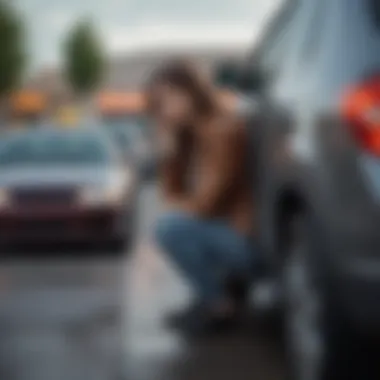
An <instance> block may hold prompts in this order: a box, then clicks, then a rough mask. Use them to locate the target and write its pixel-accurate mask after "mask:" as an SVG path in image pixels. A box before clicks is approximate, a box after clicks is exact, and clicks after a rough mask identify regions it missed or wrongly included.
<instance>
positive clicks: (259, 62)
mask: <svg viewBox="0 0 380 380" xmlns="http://www.w3.org/2000/svg"><path fill="white" fill-rule="evenodd" d="M300 3H301V2H300V1H299V0H289V1H286V2H285V3H284V5H283V6H282V7H281V8H280V10H279V11H278V13H277V15H275V16H274V18H273V19H272V21H270V23H269V25H268V26H267V29H266V31H265V32H264V35H263V38H262V41H261V42H260V43H259V46H258V47H257V48H256V49H255V50H254V52H253V54H252V58H251V66H252V73H253V75H257V71H260V72H261V75H262V76H263V77H264V78H263V80H264V83H265V84H268V82H272V81H273V80H275V79H276V77H277V75H278V74H279V72H280V70H281V67H282V66H283V65H284V61H285V60H286V58H287V54H288V52H289V49H290V45H291V44H292V40H293V30H294V26H295V20H296V17H297V15H298V13H299V9H300Z"/></svg>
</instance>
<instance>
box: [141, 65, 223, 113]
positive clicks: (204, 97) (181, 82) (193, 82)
mask: <svg viewBox="0 0 380 380" xmlns="http://www.w3.org/2000/svg"><path fill="white" fill-rule="evenodd" d="M202 74H203V73H202V72H201V71H200V70H199V68H198V67H197V65H195V64H194V63H192V62H191V61H189V60H186V59H175V60H172V61H170V62H167V63H165V64H164V65H162V66H161V67H158V68H157V69H156V70H155V71H154V72H153V73H152V75H151V76H150V78H149V81H148V85H147V91H146V102H147V112H148V114H154V111H155V100H154V98H153V95H152V93H153V91H152V89H153V88H154V87H155V86H156V85H159V84H168V85H171V86H173V87H175V88H178V89H180V90H182V91H184V92H185V93H187V94H188V95H189V96H190V98H191V100H192V102H193V104H194V106H195V109H196V112H197V113H198V114H199V116H209V115H211V114H212V113H214V111H215V110H216V109H217V107H218V102H217V99H216V96H215V93H214V91H213V86H212V83H211V81H209V80H208V78H207V76H205V75H202Z"/></svg>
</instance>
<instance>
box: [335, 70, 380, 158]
mask: <svg viewBox="0 0 380 380" xmlns="http://www.w3.org/2000/svg"><path fill="white" fill-rule="evenodd" d="M342 111H343V115H344V117H345V119H346V120H347V121H348V124H349V125H350V127H351V129H352V133H353V135H354V137H355V139H356V140H357V142H358V144H359V145H360V146H361V147H362V148H363V149H365V150H367V151H368V152H369V153H371V154H374V155H377V156H380V77H375V78H373V79H370V80H368V81H367V82H364V83H363V84H361V85H359V86H356V87H353V88H351V89H350V90H349V92H348V93H347V94H346V95H345V97H344V99H343V103H342Z"/></svg>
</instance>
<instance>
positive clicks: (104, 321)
mask: <svg viewBox="0 0 380 380" xmlns="http://www.w3.org/2000/svg"><path fill="white" fill-rule="evenodd" d="M139 206H140V213H139V222H138V224H139V228H138V239H137V240H138V241H137V244H136V247H135V248H134V249H133V251H132V252H130V254H129V255H126V256H125V257H123V258H117V259H116V258H114V257H112V256H111V257H110V255H108V254H107V252H104V255H102V257H100V258H99V255H97V258H96V259H95V258H91V255H86V256H85V257H82V256H83V255H81V258H80V259H72V258H70V259H69V258H67V257H66V258H63V257H62V258H59V257H60V254H61V253H60V252H59V250H58V251H57V252H55V251H52V252H51V253H50V252H49V253H48V254H47V255H46V254H44V257H43V258H42V259H41V258H39V259H35V258H33V257H28V252H25V254H24V255H22V257H23V258H22V259H20V258H18V259H17V260H14V261H13V260H7V261H4V262H2V263H1V264H0V378H1V379H7V380H8V379H9V380H11V379H12V380H45V379H46V380H61V379H62V380H77V379H78V380H79V379H80V380H84V379H91V380H108V379H114V380H116V379H122V378H124V379H131V380H203V379H205V380H206V379H207V380H212V379H218V380H224V379H226V380H227V379H228V380H230V379H234V380H246V379H247V380H248V379H255V378H257V379H260V380H281V379H283V378H284V360H283V354H282V350H281V348H280V345H279V342H278V339H277V337H276V335H275V334H271V331H270V330H269V329H268V328H267V326H266V325H265V327H263V324H262V322H261V321H259V320H256V318H254V317H253V316H252V317H247V321H246V323H244V324H243V325H242V326H241V328H239V330H237V331H235V332H233V333H229V334H227V335H223V336H220V337H216V338H213V339H208V340H202V341H197V342H191V343H190V342H187V341H186V340H185V339H184V338H183V337H181V336H180V335H178V334H176V333H174V332H173V331H170V330H168V329H167V328H166V327H165V324H164V317H165V315H166V313H167V312H169V311H172V310H175V309H177V308H181V307H182V306H183V305H185V304H186V303H187V302H189V300H190V299H191V296H192V295H191V290H190V289H189V288H188V286H187V284H186V283H185V281H183V279H181V278H180V277H179V276H178V275H177V273H176V271H175V270H174V269H173V268H172V267H171V266H170V264H169V263H168V262H167V261H166V260H165V256H164V255H162V254H161V253H160V252H159V250H158V249H157V247H156V246H155V245H154V242H153V240H152V238H151V226H152V224H153V223H154V220H155V218H156V216H157V215H158V214H159V212H160V203H159V201H158V199H157V194H156V189H155V186H154V184H151V185H147V186H145V187H144V189H143V190H142V192H141V196H140V199H139ZM18 256H19V255H18ZM71 257H72V255H71Z"/></svg>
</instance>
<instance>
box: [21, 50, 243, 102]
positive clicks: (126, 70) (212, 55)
mask: <svg viewBox="0 0 380 380" xmlns="http://www.w3.org/2000/svg"><path fill="white" fill-rule="evenodd" d="M242 55H243V50H242V49H240V48H231V47H228V48H225V49H222V48H219V47H218V48H212V47H211V48H183V49H178V48H176V49H156V50H149V51H143V52H140V53H133V54H125V55H123V56H118V57H114V58H113V59H111V60H110V62H109V64H108V67H107V71H106V75H105V79H104V82H103V84H102V86H101V89H100V90H102V91H104V90H107V91H109V90H112V91H135V90H139V89H141V86H142V85H143V84H144V82H145V81H146V78H147V77H148V75H149V74H150V73H151V72H152V70H153V69H154V68H155V67H156V66H157V65H160V64H162V63H163V62H165V61H166V60H168V59H169V58H171V57H173V58H174V57H189V58H190V59H191V60H193V61H195V62H199V64H200V65H202V66H203V67H204V68H205V69H206V70H212V69H213V67H214V66H215V65H216V64H218V63H219V62H221V61H224V60H226V59H234V60H235V59H239V57H241V56H242ZM28 87H31V88H34V89H38V90H42V91H46V92H48V93H49V94H50V95H52V96H54V98H55V99H56V100H57V101H63V100H65V99H68V98H70V97H71V96H72V94H70V90H69V87H68V86H67V85H66V83H65V80H64V78H63V77H62V75H61V74H60V73H59V71H58V70H57V69H54V68H49V69H44V70H42V71H41V72H39V73H38V74H37V75H36V76H35V77H33V78H32V80H31V81H30V82H29V83H28Z"/></svg>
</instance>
